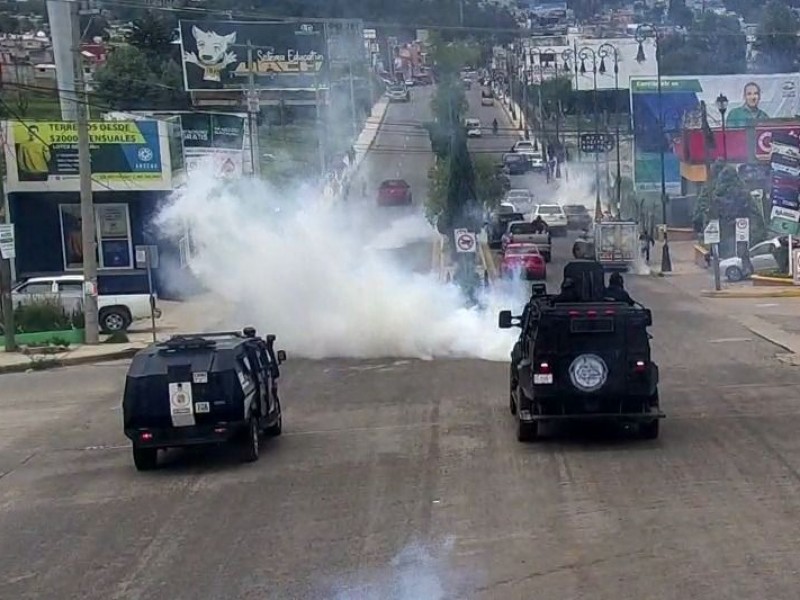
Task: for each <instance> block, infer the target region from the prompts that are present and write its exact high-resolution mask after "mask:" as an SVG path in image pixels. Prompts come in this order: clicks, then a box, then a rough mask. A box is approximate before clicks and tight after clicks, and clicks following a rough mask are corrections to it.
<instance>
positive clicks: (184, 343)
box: [159, 336, 217, 352]
mask: <svg viewBox="0 0 800 600" xmlns="http://www.w3.org/2000/svg"><path fill="white" fill-rule="evenodd" d="M216 345H217V343H216V342H215V341H214V340H207V339H205V338H203V337H191V336H187V337H183V336H175V337H172V338H170V339H168V340H167V341H166V342H162V343H161V344H159V346H160V348H161V350H162V351H173V352H175V351H180V350H206V349H212V348H214V347H216Z"/></svg>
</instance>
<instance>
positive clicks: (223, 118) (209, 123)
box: [181, 113, 246, 178]
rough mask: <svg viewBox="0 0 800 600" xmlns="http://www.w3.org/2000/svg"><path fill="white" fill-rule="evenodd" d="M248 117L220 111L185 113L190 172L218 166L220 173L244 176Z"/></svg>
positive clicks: (186, 154) (216, 169) (217, 173)
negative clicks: (246, 122)
mask: <svg viewBox="0 0 800 600" xmlns="http://www.w3.org/2000/svg"><path fill="white" fill-rule="evenodd" d="M245 120H246V119H245V117H243V116H240V115H229V114H220V113H185V114H182V115H181V125H182V127H183V153H184V157H185V159H186V169H187V172H188V174H191V173H192V172H194V171H197V170H199V169H204V168H209V165H211V166H212V168H213V169H214V171H215V173H216V176H217V177H223V178H229V177H241V175H242V173H243V167H244V138H245Z"/></svg>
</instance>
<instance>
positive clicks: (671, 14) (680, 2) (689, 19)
mask: <svg viewBox="0 0 800 600" xmlns="http://www.w3.org/2000/svg"><path fill="white" fill-rule="evenodd" d="M667 17H668V18H669V20H670V22H671V23H672V24H673V25H677V26H679V27H691V25H692V23H693V22H694V13H693V12H692V9H691V8H689V7H688V6H686V0H670V3H669V9H668V10H667Z"/></svg>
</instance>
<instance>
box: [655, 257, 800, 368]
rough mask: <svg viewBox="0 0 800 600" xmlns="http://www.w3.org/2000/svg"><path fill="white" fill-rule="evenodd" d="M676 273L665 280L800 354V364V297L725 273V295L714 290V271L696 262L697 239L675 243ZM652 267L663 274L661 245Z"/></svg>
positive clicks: (789, 350) (754, 331) (715, 310)
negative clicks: (732, 278) (729, 278)
mask: <svg viewBox="0 0 800 600" xmlns="http://www.w3.org/2000/svg"><path fill="white" fill-rule="evenodd" d="M669 246H670V258H671V259H672V272H671V273H664V274H663V277H664V279H663V280H664V281H665V282H666V283H667V284H668V285H672V286H673V287H676V288H678V289H680V290H681V291H683V292H685V293H686V294H688V295H690V296H692V297H694V298H696V299H697V300H698V301H699V302H701V303H702V304H703V306H704V307H705V308H706V309H708V310H710V311H713V312H715V313H718V314H724V315H726V316H728V317H729V318H731V319H733V320H735V321H736V322H738V323H740V324H741V325H743V326H744V327H746V328H747V329H748V330H750V331H751V332H752V333H754V334H755V335H757V336H759V337H761V338H764V339H766V340H768V341H770V342H772V343H773V344H776V345H777V346H780V347H782V348H784V349H785V350H787V351H788V352H791V353H792V354H796V355H798V356H797V357H794V358H792V360H791V361H790V362H792V363H793V364H794V363H795V362H796V363H797V364H798V365H799V366H800V297H781V296H780V294H782V293H785V288H758V287H754V286H753V285H752V284H751V283H750V282H748V281H743V282H738V283H729V282H727V281H725V278H724V276H723V278H722V281H721V284H722V285H721V287H722V294H719V293H716V294H714V293H709V292H710V291H713V290H714V274H713V272H712V270H711V269H702V268H700V267H698V266H697V265H696V264H695V262H694V242H671V243H670V245H669ZM655 250H656V252H655V253H653V255H652V260H651V261H650V262H651V266H653V267H654V273H658V274H660V259H661V246H660V245H659V244H657V245H656V247H655Z"/></svg>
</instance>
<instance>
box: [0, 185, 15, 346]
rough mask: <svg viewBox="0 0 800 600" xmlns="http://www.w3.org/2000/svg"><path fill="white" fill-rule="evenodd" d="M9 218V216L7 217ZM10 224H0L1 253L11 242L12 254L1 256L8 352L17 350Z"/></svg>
mask: <svg viewBox="0 0 800 600" xmlns="http://www.w3.org/2000/svg"><path fill="white" fill-rule="evenodd" d="M2 195H3V179H2V177H0V197H2ZM6 217H8V215H6ZM13 227H14V226H13V225H11V224H10V223H6V224H0V228H2V229H0V252H2V246H3V243H4V241H5V243H6V244H8V243H9V242H11V243H10V244H9V245H10V247H11V252H8V250H6V252H3V253H2V254H0V312H2V313H3V337H4V338H5V347H6V352H14V351H16V349H17V340H16V338H15V337H14V336H15V333H16V324H15V323H14V303H13V301H12V298H11V259H12V258H14V246H13V242H14V235H13V232H14V229H13Z"/></svg>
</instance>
